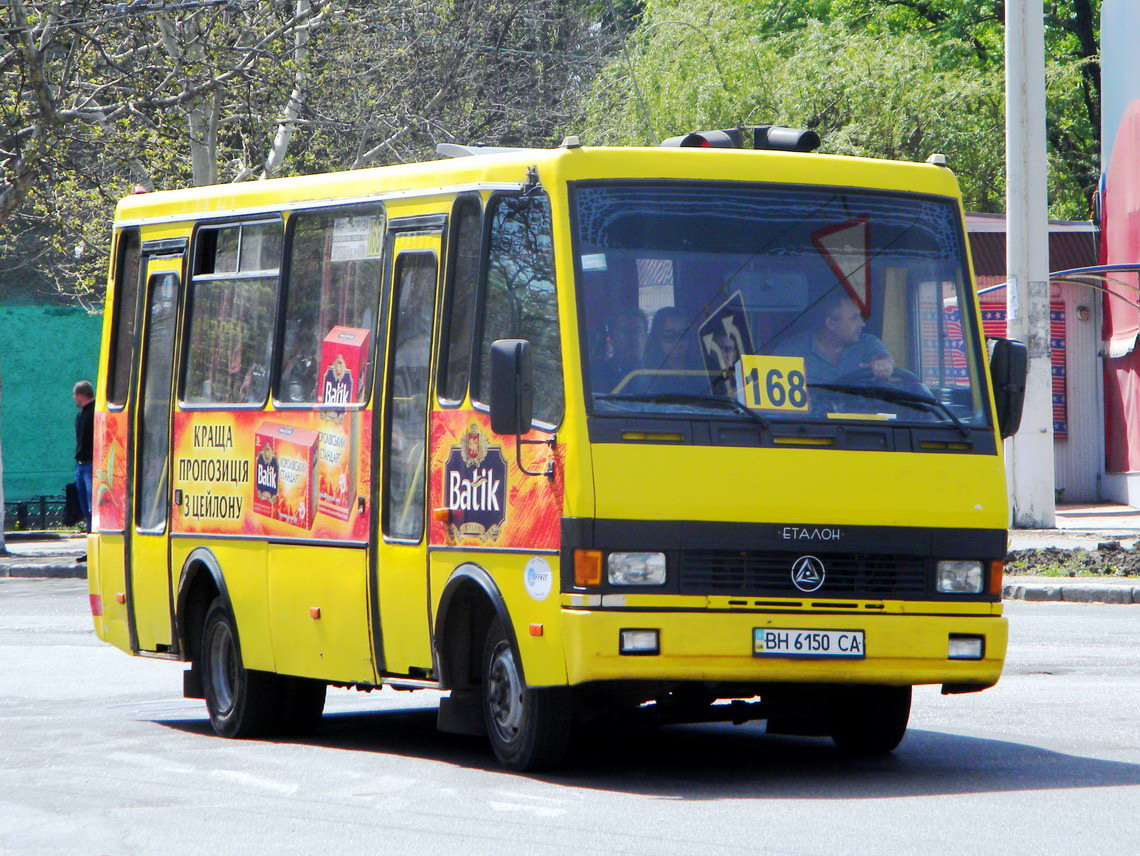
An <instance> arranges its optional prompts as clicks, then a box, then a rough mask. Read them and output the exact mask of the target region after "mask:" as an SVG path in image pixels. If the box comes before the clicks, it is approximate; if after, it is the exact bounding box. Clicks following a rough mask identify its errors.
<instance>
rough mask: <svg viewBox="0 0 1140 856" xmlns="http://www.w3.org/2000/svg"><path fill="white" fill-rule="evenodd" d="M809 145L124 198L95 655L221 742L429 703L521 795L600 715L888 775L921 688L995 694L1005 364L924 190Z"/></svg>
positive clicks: (446, 167) (952, 227) (937, 183)
mask: <svg viewBox="0 0 1140 856" xmlns="http://www.w3.org/2000/svg"><path fill="white" fill-rule="evenodd" d="M812 137H814V135H813V134H810V133H807V134H805V133H799V132H792V131H789V130H787V129H773V128H758V129H753V130H752V133H751V142H752V146H751V147H743V146H741V143H742V142H749V139H748V133H747V131H745V130H741V129H734V130H732V131H727V132H711V133H695V134H690V135H686V136H684V137H679V138H674V139H671V140H669V141H666V144H665V145H663V146H662V147H659V148H628V149H621V148H589V147H582V146H580V145H579V144H578V141H577V140H576V139H575V138H572V137H571V138H567V140H566V141H565V142H564V143H563V144H562V145H561V146H559V147H558V148H554V149H549V150H539V149H488V148H475V147H471V148H468V147H461V146H450V147H442V148H445V149H447V151H446V152H445V154H448V155H450V156H449V157H446V158H445V159H441V160H438V161H434V162H429V163H417V164H407V165H400V166H392V167H383V168H378V169H369V170H360V171H354V172H343V173H334V174H326V175H312V176H306V177H298V178H286V179H279V180H270V181H262V182H254V183H245V184H233V185H226V186H217V187H201V188H193V189H187V190H177V191H168V192H157V193H140V194H137V195H132V196H130V197H128V198H126V199H124V200H122V201H121V202H120V203H119V205H118V208H117V211H116V216H115V223H114V248H113V252H112V264H111V266H110V274H109V281H108V289H107V301H106V312H105V322H104V331H103V349H102V354H101V358H100V367H99V383H98V395H97V400H96V411H97V415H96V452H95V466H94V469H95V474H94V496H93V511H94V531H93V534H92V535H91V537H90V540H89V552H88V556H89V560H88V561H89V563H88V574H89V583H90V595H91V611H92V614H93V617H94V624H95V629H96V631H97V633H98V636H99V638H100V639H102V640H104V641H106V642H109V643H111V644H113V645H115V646H117V647H119V648H121V649H123V650H124V651H127V652H130V653H132V654H136V655H139V656H146V657H159V658H166V659H171V660H179V661H184V662H186V663H188V664H189V668H188V669H187V670H186V671H185V678H184V689H185V694H186V695H187V696H188V697H192V698H204V699H205V702H206V707H207V710H208V712H209V717H210V721H211V724H212V726H213V728H214V730H215V731H216V732H217V733H218V734H219V735H222V736H227V737H244V736H254V735H266V734H282V733H297V732H301V731H304V730H306V729H311V728H313V727H314V726H315V725H316V724H317V723H318V721H319V718H320V716H321V714H322V710H323V707H324V701H325V693H326V687H327V686H329V685H333V686H338V687H356V688H361V689H370V688H375V687H380V686H383V685H390V686H394V687H397V688H404V689H428V688H431V689H437V690H445V691H449V693H448V694H447V695H446V696H444V697H443V701H442V702H441V705H440V710H439V727H440V728H441V729H443V730H446V731H454V732H460V733H471V734H485V735H486V736H487V737H488V738H489V741H490V743H491V746H492V748H493V750H494V753H495V755H496V756H497V758H498V759H499V760H500V762H501V763H503V764H504V765H506V766H508V767H512V768H515V769H536V768H539V767H543V766H550V765H553V764H556V763H557V762H558V761H559V759H560V758H561V757H562V756H563V754H564V752H565V750H566V746H567V742H568V740H569V736H570V734H571V731H572V729H573V728H574V727H575V725H576V724H577V723H581V722H587V723H589V722H591V721H597V720H599V719H601V718H603V717H609V716H621V715H627V714H628V715H633V716H640V717H644V718H645V719H646V720H648V721H657V722H660V721H714V720H736V721H743V720H746V719H763V720H767V728H768V730H769V731H773V732H784V733H796V734H814V735H829V736H831V737H832V738H833V739H834V741H835V742H836V743H837V744H838V745H839V747H841V748H842V749H844V750H849V751H854V752H864V753H882V752H889V751H891V750H893V749H894V748H895V746H896V745H897V744H898V743H899V741H900V740H901V739H902V737H903V733H904V731H905V729H906V725H907V719H908V716H909V710H910V699H911V687H912V686H913V685H916V684H940V685H942V688H943V691H944V692H948V693H958V692H970V691H974V690H979V689H983V688H985V687H988V686H991V685H992V684H994V683H995V682H996V681H997V680H998V677H999V675H1000V673H1001V669H1002V662H1003V658H1004V654H1005V648H1006V621H1005V619H1004V618H1002V607H1001V602H1000V591H1001V588H1000V587H1001V568H1002V560H1003V558H1004V556H1005V550H1006V528H1005V527H1006V520H1007V509H1006V498H1005V478H1004V473H1003V463H1002V444H1001V439H1002V437H1003V436H1007V435H1008V434H1010V433H1012V432H1013V431H1015V430H1016V423H1017V421H1018V420H1019V418H1020V397H1021V389H1022V388H1023V385H1024V380H1023V377H1024V349H1023V348H1021V347H1020V346H1019V345H1017V344H1016V343H1010V342H1006V341H991V342H990V343H989V346H988V347H987V343H986V342H985V340H984V338H983V336H982V333H981V329H982V327H981V321H980V316H979V308H978V303H977V300H976V296H975V293H974V287H973V283H972V274H971V269H970V260H969V252H968V248H967V244H966V240H965V234H964V231H963V216H962V209H961V204H960V201H959V191H958V186H957V182H956V180H955V178H954V176H953V174H952V173H951V172H950V171H948V170H947V169H946V168H945V167H944V166H942V165H939V164H938V163H928V164H912V163H896V162H886V161H875V160H866V159H857V158H848V157H834V156H825V155H821V154H816V153H814V152H813V151H812V149H813V148H814V147H815V146H816V145H818V140H817V139H816V140H815V141H813V140H812V139H811V138H812ZM726 700H731V702H730V703H726Z"/></svg>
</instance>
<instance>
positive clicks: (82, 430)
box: [75, 401, 95, 464]
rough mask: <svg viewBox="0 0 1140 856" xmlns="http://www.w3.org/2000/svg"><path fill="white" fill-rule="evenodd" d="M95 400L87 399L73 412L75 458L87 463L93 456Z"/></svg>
mask: <svg viewBox="0 0 1140 856" xmlns="http://www.w3.org/2000/svg"><path fill="white" fill-rule="evenodd" d="M94 445H95V402H94V401H88V402H87V403H86V404H84V405H83V406H82V407H80V408H79V412H78V413H76V414H75V460H76V461H78V462H79V463H81V464H89V463H91V461H92V459H93V458H94V457H95V454H94Z"/></svg>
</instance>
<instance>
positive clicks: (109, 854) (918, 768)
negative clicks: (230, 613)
mask: <svg viewBox="0 0 1140 856" xmlns="http://www.w3.org/2000/svg"><path fill="white" fill-rule="evenodd" d="M1008 614H1009V615H1010V617H1011V620H1012V634H1011V635H1012V639H1011V644H1010V655H1009V661H1008V664H1007V670H1006V675H1005V676H1004V677H1003V679H1002V681H1001V683H1000V684H999V685H998V686H997V687H996V688H994V689H992V690H989V691H987V692H983V693H978V694H973V695H967V696H954V697H945V698H944V697H941V696H939V695H938V692H937V690H936V689H934V688H922V689H920V690H919V691H918V692H917V693H916V697H915V708H914V713H913V715H912V718H911V731H910V732H909V733H908V735H907V737H906V739H905V740H904V742H903V744H902V746H901V747H900V748H899V750H898V751H897V752H896V753H895V755H894V756H893V757H891V758H888V759H884V760H878V761H871V762H851V761H848V760H844V759H842V758H841V757H839V756H838V755H837V754H836V753H835V751H834V750H833V749H832V747H831V744H830V742H829V741H826V740H821V739H809V738H791V737H775V736H767V735H764V734H763V727H762V726H761V725H748V726H742V727H737V726H732V725H703V726H675V727H671V728H663V729H660V730H657V731H653V732H650V733H647V734H634V735H630V734H623V735H616V736H612V737H610V738H608V739H607V738H604V737H598V738H597V739H596V740H594V741H592V742H591V743H590V745H588V746H586V747H583V750H582V751H581V753H580V754H579V755H578V757H577V758H576V759H575V764H574V766H573V767H572V768H571V769H569V770H567V771H565V772H563V773H560V774H557V775H543V776H520V775H513V774H509V773H504V772H502V771H500V770H499V769H497V768H496V767H495V765H494V763H493V761H492V759H491V757H490V754H489V751H488V750H486V749H485V748H484V745H483V744H482V742H480V741H478V740H474V739H472V738H463V737H455V736H447V735H440V734H437V733H436V732H435V729H434V719H435V717H434V706H435V703H436V699H435V698H434V697H433V696H432V695H431V694H429V693H426V692H425V693H416V694H407V693H397V692H394V691H392V690H384V691H381V692H376V693H371V694H362V693H353V692H349V691H344V690H334V691H330V696H329V711H330V713H329V715H327V716H326V717H325V723H324V726H323V729H322V731H321V733H320V734H319V736H318V737H316V738H315V739H312V740H308V741H305V742H252V741H227V740H222V739H220V738H216V737H213V736H212V735H211V734H210V732H209V728H208V725H207V722H206V720H205V714H204V709H203V707H202V704H201V702H197V701H189V700H185V699H183V698H181V668H182V667H181V666H180V665H179V664H175V663H169V662H164V661H154V660H145V659H138V658H130V657H127V656H126V655H125V654H122V653H121V652H119V651H117V650H115V649H113V648H110V647H108V646H105V645H103V644H102V643H99V642H98V641H97V640H96V639H95V638H94V634H93V633H92V631H91V628H90V621H89V619H88V616H87V599H86V588H85V583H84V581H81V580H20V579H0V854H19V856H25V854H83V856H99V854H106V856H119V855H120V854H152V853H154V854H207V853H208V854H226V856H229V854H262V853H286V854H293V853H297V854H336V853H385V854H402V853H416V854H428V853H432V854H435V853H454V852H462V853H464V854H484V853H486V854H510V856H516V854H517V856H522V854H526V856H531V854H547V853H575V854H591V853H607V854H608V853H620V854H674V853H676V854H716V853H734V854H737V853H765V854H797V856H798V854H842V855H843V856H848V854H852V856H854V854H891V856H898V854H927V853H929V854H970V856H976V854H989V853H993V854H1002V856H1011V854H1022V853H1024V854H1053V853H1057V854H1066V856H1069V854H1084V853H1088V854H1098V856H1109V854H1118V853H1120V854H1130V853H1136V852H1140V812H1138V811H1137V809H1138V807H1140V608H1137V607H1134V606H1132V607H1129V606H1112V605H1096V604H1093V605H1083V604H1063V603H1043V604H1031V603H1020V602H1018V603H1012V604H1009V605H1008Z"/></svg>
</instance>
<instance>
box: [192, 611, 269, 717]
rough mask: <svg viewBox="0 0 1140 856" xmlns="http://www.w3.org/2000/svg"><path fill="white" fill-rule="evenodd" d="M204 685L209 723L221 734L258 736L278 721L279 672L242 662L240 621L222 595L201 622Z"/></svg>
mask: <svg viewBox="0 0 1140 856" xmlns="http://www.w3.org/2000/svg"><path fill="white" fill-rule="evenodd" d="M199 650H200V651H201V659H202V689H203V690H204V692H203V695H205V697H206V709H207V710H208V711H209V713H210V725H211V726H212V727H213V729H214V732H215V733H217V734H218V735H219V736H221V737H255V736H259V735H263V734H267V733H269V732H271V731H273V730H274V726H275V725H276V724H277V707H276V704H275V703H276V702H277V701H278V696H279V693H278V692H277V690H278V688H279V687H278V683H279V681H278V676H277V675H274V674H270V673H268V672H256V671H253V670H252V669H246V668H244V667H243V666H242V664H241V650H240V648H239V647H238V635H237V623H236V622H235V621H234V617H233V615H232V614H231V613H230V610H229V608H228V607H227V606H226V605H225V604H224V603H223V602H222V600H221V598H218V599H216V600H214V602H213V603H211V604H210V608H209V609H208V610H207V611H206V620H205V622H204V623H203V625H202V644H201V648H200V649H199Z"/></svg>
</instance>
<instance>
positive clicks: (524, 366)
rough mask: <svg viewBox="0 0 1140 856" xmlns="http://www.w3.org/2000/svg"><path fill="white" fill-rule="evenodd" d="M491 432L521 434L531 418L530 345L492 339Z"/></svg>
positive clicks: (524, 340)
mask: <svg viewBox="0 0 1140 856" xmlns="http://www.w3.org/2000/svg"><path fill="white" fill-rule="evenodd" d="M489 404H490V405H491V430H492V431H493V432H495V433H496V434H515V435H518V434H525V433H526V432H527V431H529V430H530V428H531V422H532V421H533V419H534V370H533V368H532V367H531V362H530V342H528V341H527V340H526V339H496V340H495V341H494V342H492V343H491V401H490V402H489Z"/></svg>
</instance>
